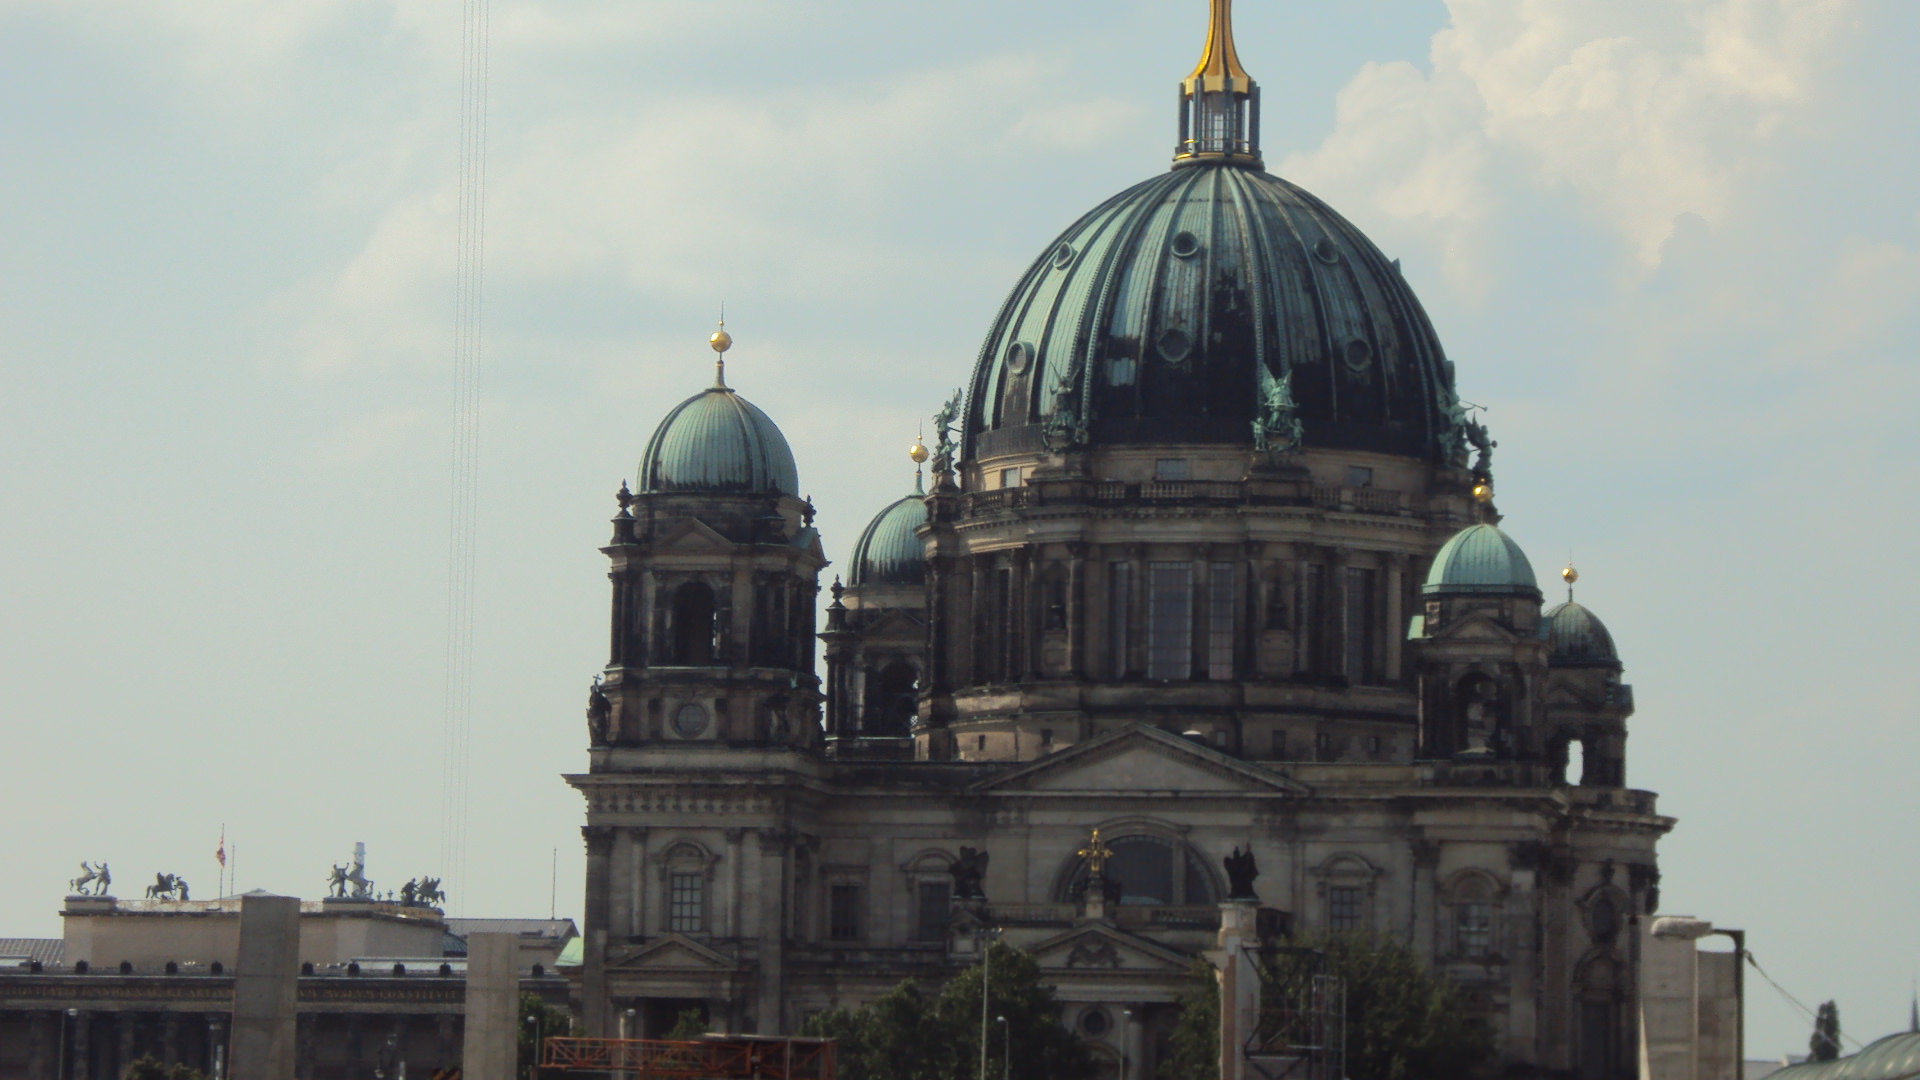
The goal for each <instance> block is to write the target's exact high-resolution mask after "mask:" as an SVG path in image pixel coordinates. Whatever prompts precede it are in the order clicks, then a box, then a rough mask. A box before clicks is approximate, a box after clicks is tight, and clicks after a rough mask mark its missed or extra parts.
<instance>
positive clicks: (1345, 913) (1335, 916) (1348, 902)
mask: <svg viewBox="0 0 1920 1080" xmlns="http://www.w3.org/2000/svg"><path fill="white" fill-rule="evenodd" d="M1361 925H1362V920H1361V912H1360V888H1359V886H1356V885H1335V886H1333V887H1331V888H1329V889H1328V890H1327V929H1329V930H1331V931H1333V932H1334V933H1336V934H1344V933H1349V932H1351V931H1354V930H1359V929H1361Z"/></svg>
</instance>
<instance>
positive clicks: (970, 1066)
mask: <svg viewBox="0 0 1920 1080" xmlns="http://www.w3.org/2000/svg"><path fill="white" fill-rule="evenodd" d="M982 978H983V973H982V971H981V969H980V966H979V965H975V966H973V967H970V968H968V969H967V970H965V971H963V972H961V973H960V974H959V975H957V976H955V977H954V978H953V979H952V980H950V981H948V983H947V984H946V985H945V986H944V987H942V988H941V989H940V992H939V993H938V994H937V995H934V996H932V997H929V996H927V994H926V993H925V992H923V991H922V990H921V989H920V988H919V987H918V986H917V985H915V984H914V983H913V982H912V981H911V980H909V981H907V982H903V983H901V984H900V985H899V986H896V987H894V988H893V989H892V990H889V991H888V992H887V993H885V994H883V995H881V996H880V997H879V998H877V999H875V1000H874V1001H873V1002H871V1003H870V1004H868V1005H865V1006H862V1007H860V1008H857V1009H846V1008H840V1009H832V1010H829V1011H828V1012H824V1013H821V1014H820V1015H818V1016H815V1017H814V1018H812V1019H811V1020H809V1021H808V1022H807V1024H806V1027H805V1028H804V1032H805V1033H806V1034H808V1035H812V1036H814V1037H816V1038H829V1039H837V1040H838V1041H839V1047H838V1054H837V1060H838V1064H839V1072H840V1076H841V1078H842V1080H975V1078H976V1077H977V1076H978V1074H979V1071H980V1010H981V982H982ZM986 991H987V993H986V1009H987V1015H988V1017H989V1019H988V1023H987V1040H988V1042H987V1055H986V1056H987V1077H986V1080H1085V1078H1087V1077H1091V1076H1092V1075H1093V1058H1092V1056H1091V1055H1090V1054H1089V1053H1088V1052H1087V1047H1086V1044H1085V1043H1083V1042H1081V1041H1080V1039H1079V1038H1078V1037H1077V1036H1075V1035H1074V1034H1073V1033H1072V1032H1070V1031H1068V1030H1067V1029H1065V1028H1063V1027H1061V1026H1060V1001H1059V999H1058V998H1057V997H1055V996H1054V992H1053V988H1052V987H1050V986H1045V985H1042V984H1041V982H1040V965H1039V964H1037V963H1036V962H1034V959H1033V957H1032V956H1030V955H1028V954H1027V953H1025V952H1023V951H1021V950H1019V949H1015V948H1012V947H1011V946H1007V945H1001V944H996V945H994V946H992V975H991V978H990V980H988V981H987V984H986ZM1002 1016H1004V1017H1006V1018H1007V1019H1006V1023H1005V1024H1002V1023H999V1022H998V1020H997V1018H998V1017H1002ZM1009 1062H1010V1063H1011V1065H1012V1073H1011V1076H1009V1075H1008V1073H1007V1068H1006V1066H1007V1064H1008V1063H1009Z"/></svg>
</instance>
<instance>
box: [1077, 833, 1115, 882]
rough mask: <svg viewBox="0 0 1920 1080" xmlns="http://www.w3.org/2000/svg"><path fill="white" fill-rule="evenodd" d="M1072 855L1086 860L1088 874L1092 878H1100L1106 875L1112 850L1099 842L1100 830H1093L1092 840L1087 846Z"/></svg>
mask: <svg viewBox="0 0 1920 1080" xmlns="http://www.w3.org/2000/svg"><path fill="white" fill-rule="evenodd" d="M1074 854H1075V855H1078V856H1080V857H1081V858H1083V859H1085V860H1087V870H1088V872H1089V873H1091V874H1092V875H1093V876H1094V877H1101V876H1103V875H1104V874H1105V873H1106V869H1107V860H1108V859H1111V858H1113V849H1112V848H1110V847H1108V846H1107V845H1105V844H1103V843H1101V842H1100V830H1099V829H1095V830H1093V837H1092V839H1090V840H1088V841H1087V846H1086V847H1083V848H1081V849H1080V850H1079V851H1076V852H1074Z"/></svg>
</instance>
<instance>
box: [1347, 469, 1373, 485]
mask: <svg viewBox="0 0 1920 1080" xmlns="http://www.w3.org/2000/svg"><path fill="white" fill-rule="evenodd" d="M1347 486H1348V487H1350V488H1363V487H1372V486H1373V470H1372V469H1369V468H1367V467H1366V466H1364V465H1349V466H1347Z"/></svg>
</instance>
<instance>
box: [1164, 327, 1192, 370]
mask: <svg viewBox="0 0 1920 1080" xmlns="http://www.w3.org/2000/svg"><path fill="white" fill-rule="evenodd" d="M1192 352H1193V339H1192V338H1190V337H1188V336H1187V332H1186V331H1185V330H1168V331H1167V332H1165V333H1163V334H1161V335H1160V355H1161V356H1164V357H1166V358H1167V361H1168V362H1169V363H1174V364H1178V363H1180V362H1182V361H1184V360H1185V359H1186V358H1187V356H1188V355H1189V354H1191V353H1192Z"/></svg>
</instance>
